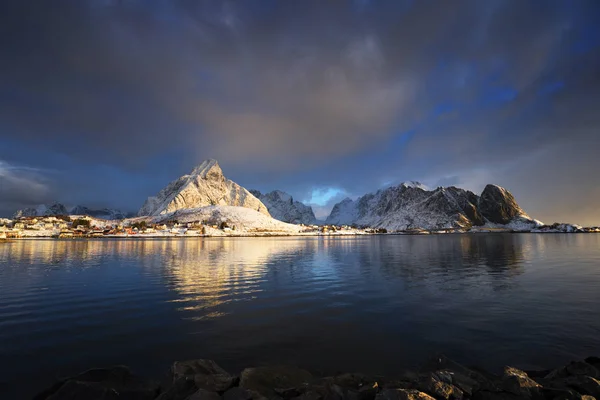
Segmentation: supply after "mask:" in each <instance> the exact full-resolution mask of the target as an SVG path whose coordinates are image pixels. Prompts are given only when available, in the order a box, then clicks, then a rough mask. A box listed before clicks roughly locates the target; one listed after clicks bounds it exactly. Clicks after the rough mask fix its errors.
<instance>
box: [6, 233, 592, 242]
mask: <svg viewBox="0 0 600 400" xmlns="http://www.w3.org/2000/svg"><path fill="white" fill-rule="evenodd" d="M594 233H600V231H583V232H557V231H542V232H535V231H515V230H478V231H455V232H430V231H425V232H387V233H380V232H377V233H365V232H360V233H359V232H348V233H335V232H330V233H323V232H314V233H313V232H307V233H301V232H299V233H287V232H282V233H278V232H265V233H245V234H244V233H241V234H222V235H185V234H183V235H145V234H138V235H102V236H78V237H56V236H57V235H55V234H52V235H31V236H20V237H9V238H0V243H1V242H9V241H13V240H90V239H127V240H154V239H202V238H250V237H260V238H268V237H273V238H275V237H359V236H360V237H364V236H440V235H483V234H541V235H548V234H550V235H552V234H563V235H565V234H566V235H572V234H584V235H585V234H594Z"/></svg>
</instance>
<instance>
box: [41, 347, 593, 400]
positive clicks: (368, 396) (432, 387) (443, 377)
mask: <svg viewBox="0 0 600 400" xmlns="http://www.w3.org/2000/svg"><path fill="white" fill-rule="evenodd" d="M599 379H600V358H598V357H593V356H592V357H588V358H586V359H585V360H579V361H572V362H571V363H569V364H567V365H565V366H562V367H559V368H556V369H549V370H542V371H523V370H520V369H517V368H514V367H510V366H506V367H504V371H503V373H502V375H496V374H492V373H489V372H486V371H484V370H481V369H479V368H476V367H475V368H468V367H465V366H463V365H461V364H459V363H457V362H455V361H452V360H451V359H449V358H447V357H445V356H443V355H438V356H436V357H434V358H432V359H430V360H429V361H427V362H425V363H424V364H423V365H422V367H421V368H420V369H418V370H416V371H406V372H404V373H401V374H398V375H397V376H390V377H384V376H378V375H365V374H361V373H342V374H337V375H334V376H318V375H314V374H312V373H311V372H309V371H307V370H304V369H301V368H298V367H295V366H280V365H279V366H261V367H250V368H245V369H244V370H242V371H241V372H240V373H239V374H231V373H229V372H228V371H225V370H224V369H223V368H221V367H220V366H219V365H218V364H217V363H216V362H215V361H212V360H205V359H197V360H189V361H176V362H175V363H174V364H173V365H172V367H171V370H170V372H169V373H168V375H167V376H166V379H165V380H164V381H163V382H160V383H159V382H156V381H152V380H148V379H145V378H143V377H139V376H137V375H134V374H133V373H132V372H131V370H130V369H129V368H128V367H126V366H113V367H108V368H97V369H91V370H88V371H85V372H82V373H81V374H79V375H75V376H72V377H68V378H65V379H61V380H59V381H58V382H56V383H55V384H53V385H52V386H51V387H49V388H47V389H45V390H43V391H42V392H40V393H39V394H38V395H36V396H35V397H34V400H67V399H69V400H78V399H82V400H83V399H85V400H95V399H98V400H100V399H136V400H154V399H156V400H221V399H222V400H463V399H475V400H513V399H515V400H516V399H531V400H569V399H577V400H593V399H600V380H599Z"/></svg>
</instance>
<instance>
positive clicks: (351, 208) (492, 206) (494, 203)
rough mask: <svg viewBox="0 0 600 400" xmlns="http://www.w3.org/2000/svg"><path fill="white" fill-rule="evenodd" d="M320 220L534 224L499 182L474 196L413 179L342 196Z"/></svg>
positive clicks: (380, 224) (396, 225)
mask: <svg viewBox="0 0 600 400" xmlns="http://www.w3.org/2000/svg"><path fill="white" fill-rule="evenodd" d="M326 223H327V224H335V225H358V226H369V227H373V228H385V229H388V230H405V229H411V228H422V229H443V228H470V227H472V226H482V225H485V224H502V225H508V224H520V225H523V224H531V227H534V226H536V225H537V224H538V222H537V221H535V220H533V219H531V218H530V217H529V216H528V215H527V214H526V213H525V211H523V210H522V209H521V208H520V207H519V205H518V204H517V202H516V201H515V199H514V197H513V196H512V194H510V192H508V191H507V190H506V189H504V188H502V187H500V186H496V185H487V186H486V187H485V189H484V190H483V193H482V194H481V196H477V195H476V194H475V193H473V192H471V191H468V190H464V189H460V188H457V187H454V186H450V187H439V188H437V189H434V190H426V189H425V186H424V185H420V184H416V183H414V182H412V183H411V184H406V183H403V184H400V185H398V186H392V187H389V188H387V189H383V190H379V191H377V192H376V193H369V194H366V195H364V196H362V197H360V198H359V199H357V200H355V201H353V200H351V199H349V198H346V199H344V200H342V201H341V202H339V203H337V204H336V205H335V206H334V207H333V209H332V210H331V214H330V215H329V217H327V220H326Z"/></svg>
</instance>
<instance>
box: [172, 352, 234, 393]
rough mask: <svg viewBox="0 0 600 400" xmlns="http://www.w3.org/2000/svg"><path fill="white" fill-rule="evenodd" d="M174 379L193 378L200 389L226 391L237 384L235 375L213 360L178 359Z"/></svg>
mask: <svg viewBox="0 0 600 400" xmlns="http://www.w3.org/2000/svg"><path fill="white" fill-rule="evenodd" d="M172 373H173V379H180V378H191V379H193V380H194V382H195V383H196V387H198V389H205V390H208V391H211V392H225V391H226V390H227V389H229V388H231V387H232V386H234V384H235V377H234V376H232V375H230V374H229V373H228V372H227V371H225V370H224V369H223V368H221V367H220V366H219V365H218V364H217V363H216V362H214V361H212V360H204V359H198V360H188V361H176V362H175V363H174V364H173V367H172Z"/></svg>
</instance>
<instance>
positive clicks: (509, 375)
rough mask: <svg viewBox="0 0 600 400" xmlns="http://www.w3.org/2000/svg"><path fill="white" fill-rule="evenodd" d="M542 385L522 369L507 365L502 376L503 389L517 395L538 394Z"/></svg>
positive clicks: (527, 396) (530, 395)
mask: <svg viewBox="0 0 600 400" xmlns="http://www.w3.org/2000/svg"><path fill="white" fill-rule="evenodd" d="M540 388H541V385H540V384H538V383H537V382H536V381H534V380H533V379H531V378H530V377H529V376H527V374H526V373H525V372H523V371H521V370H520V369H517V368H513V367H505V368H504V375H503V377H502V389H504V391H506V392H509V393H512V394H515V395H517V396H521V397H526V398H531V397H533V396H535V395H538V394H539V392H540Z"/></svg>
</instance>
